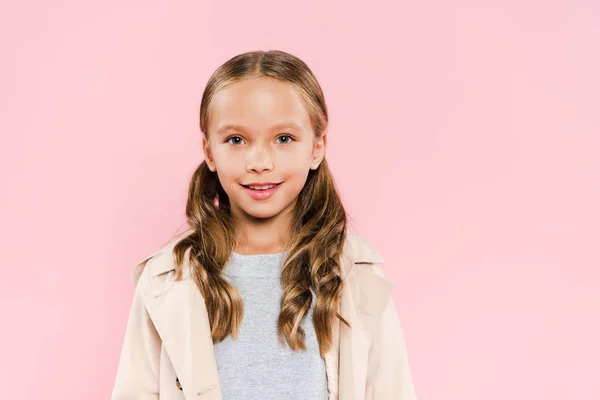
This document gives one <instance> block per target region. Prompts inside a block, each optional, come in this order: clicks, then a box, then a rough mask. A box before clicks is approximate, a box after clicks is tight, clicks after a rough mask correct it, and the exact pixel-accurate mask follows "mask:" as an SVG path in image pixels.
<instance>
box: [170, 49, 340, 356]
mask: <svg viewBox="0 0 600 400" xmlns="http://www.w3.org/2000/svg"><path fill="white" fill-rule="evenodd" d="M259 77H268V78H272V79H276V80H278V81H280V82H285V83H289V84H291V85H292V87H293V88H294V89H295V90H297V92H298V93H299V95H300V97H301V98H302V99H303V101H304V103H305V105H306V107H307V111H308V114H309V116H310V120H311V124H312V127H313V129H314V132H315V135H316V136H317V137H320V136H321V135H322V134H323V132H324V131H325V130H326V128H327V123H328V115H327V106H326V104H325V98H324V95H323V91H322V90H321V86H320V85H319V83H318V82H317V79H316V78H315V76H314V75H313V73H312V72H311V70H310V69H309V68H308V66H307V65H306V64H305V63H304V62H303V61H302V60H300V59H298V58H297V57H295V56H293V55H291V54H289V53H286V52H283V51H278V50H271V51H266V52H265V51H253V52H247V53H243V54H240V55H237V56H235V57H233V58H231V59H230V60H228V61H226V62H225V63H224V64H223V65H221V66H220V67H219V68H218V69H217V70H216V71H215V72H214V73H213V75H212V76H211V77H210V79H209V80H208V82H207V84H206V88H205V90H204V93H203V95H202V102H201V105H200V130H201V131H202V132H203V134H204V135H205V137H206V138H208V133H207V127H208V118H209V115H208V107H209V104H210V102H211V100H212V98H213V96H214V95H215V93H216V92H217V91H219V90H220V89H222V88H223V87H224V86H226V85H229V84H231V83H233V82H237V81H240V80H243V79H249V78H259ZM186 216H187V221H188V224H189V225H190V226H191V233H190V234H189V235H188V236H187V237H185V238H184V239H183V240H181V241H180V242H178V243H177V245H176V246H175V248H174V250H173V251H174V256H175V264H176V279H177V280H180V279H181V278H182V268H183V263H184V257H185V253H186V251H188V250H190V254H189V266H190V274H191V276H192V278H193V280H194V282H195V283H196V285H197V286H198V288H199V290H200V291H201V293H202V295H203V297H204V300H205V303H206V309H207V311H208V316H209V321H210V326H211V334H212V339H213V342H215V343H218V342H220V341H222V340H223V339H225V338H226V337H227V336H228V335H229V334H231V335H232V337H233V338H236V337H237V335H238V330H239V326H240V323H241V320H242V316H243V308H244V305H243V301H242V298H241V297H240V295H239V293H238V291H237V290H236V289H235V287H233V286H232V285H231V284H230V283H229V282H228V281H227V280H225V279H224V278H223V276H222V274H221V272H222V270H223V268H224V266H225V264H226V262H227V260H228V259H229V257H230V256H231V254H232V251H234V250H235V244H236V233H235V228H234V221H233V217H232V214H231V208H230V202H229V198H228V196H227V194H226V193H225V191H224V190H223V187H222V186H221V184H220V182H219V179H218V176H217V173H216V172H211V171H210V170H209V168H208V166H207V165H206V162H205V161H202V163H201V164H200V165H199V166H198V167H197V168H196V170H195V171H194V174H193V176H192V179H191V182H190V187H189V194H188V200H187V205H186ZM346 225H347V216H346V212H345V210H344V207H343V206H342V202H341V200H340V197H339V195H338V193H337V190H336V187H335V183H334V180H333V177H332V175H331V173H330V171H329V168H328V166H327V161H326V160H325V158H324V159H323V160H322V161H321V163H320V165H319V167H318V168H317V169H315V170H312V169H311V170H310V171H309V174H308V177H307V180H306V183H305V185H304V187H303V189H302V190H301V191H300V193H299V195H298V201H297V204H296V207H295V209H294V210H293V213H292V224H291V232H293V234H290V235H289V236H290V239H289V241H288V243H287V245H286V247H285V248H286V251H287V252H288V255H287V257H286V259H285V263H284V266H283V270H282V273H281V285H282V288H283V295H282V297H281V303H280V307H281V308H280V314H279V317H278V320H277V331H278V336H279V341H280V343H281V344H284V339H285V340H287V343H288V345H289V346H290V348H292V349H293V350H295V351H297V350H306V345H305V342H304V339H305V332H304V330H303V328H302V327H301V325H300V322H301V321H302V319H303V318H304V317H305V316H306V315H307V312H308V311H309V309H310V307H311V303H312V293H311V290H312V291H314V293H315V294H316V304H315V306H314V309H313V324H314V327H315V331H316V335H317V339H318V341H319V350H320V353H321V356H324V355H325V353H326V352H327V351H328V350H329V349H330V347H331V345H332V326H333V323H334V321H335V318H336V317H337V318H339V319H340V320H341V321H343V322H344V323H345V324H346V325H348V326H350V325H349V323H348V322H347V321H346V320H345V319H343V318H342V317H341V315H339V314H338V313H337V310H338V305H339V301H340V295H341V291H342V279H341V268H340V259H341V253H342V248H343V244H344V241H345V238H346V229H347V228H346Z"/></svg>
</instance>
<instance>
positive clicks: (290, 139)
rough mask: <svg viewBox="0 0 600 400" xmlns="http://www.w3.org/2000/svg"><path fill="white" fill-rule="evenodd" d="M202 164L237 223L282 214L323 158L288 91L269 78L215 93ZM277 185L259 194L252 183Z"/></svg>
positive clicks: (305, 116) (306, 120) (322, 141)
mask: <svg viewBox="0 0 600 400" xmlns="http://www.w3.org/2000/svg"><path fill="white" fill-rule="evenodd" d="M208 114H209V118H208V119H209V123H208V129H207V130H208V132H207V136H208V141H207V140H205V138H203V140H202V147H203V150H204V155H205V159H206V163H207V165H208V167H209V168H210V170H211V171H213V172H214V171H216V172H217V175H218V177H219V180H220V182H221V185H222V186H223V189H224V190H225V192H226V193H227V195H228V196H229V199H230V202H231V209H232V213H233V215H234V216H235V217H237V218H242V219H253V218H261V219H264V218H272V217H276V216H278V215H287V214H288V212H290V211H291V210H293V207H294V205H295V204H296V199H297V196H298V194H299V193H300V191H301V190H302V188H303V187H304V184H305V182H306V178H307V176H308V172H309V170H310V169H316V168H317V167H318V166H319V164H320V163H321V161H322V159H323V157H324V156H325V145H326V137H325V134H323V136H322V137H320V138H318V139H317V138H316V136H315V133H314V131H313V129H312V127H311V123H310V119H309V115H308V112H307V110H306V108H305V106H304V104H303V102H302V100H301V98H300V96H299V95H298V94H297V93H296V91H295V90H294V89H293V87H292V86H291V85H290V84H286V83H283V82H280V81H277V80H274V79H271V78H257V79H246V80H242V81H238V82H236V83H233V84H231V85H228V86H226V87H224V88H223V89H221V90H219V91H218V92H217V93H216V94H215V96H214V97H213V99H212V101H211V103H210V105H209V108H208ZM257 183H258V184H267V185H269V186H270V185H273V184H275V185H277V186H276V187H275V188H273V189H270V190H266V191H259V190H252V189H250V188H248V186H249V185H253V184H257Z"/></svg>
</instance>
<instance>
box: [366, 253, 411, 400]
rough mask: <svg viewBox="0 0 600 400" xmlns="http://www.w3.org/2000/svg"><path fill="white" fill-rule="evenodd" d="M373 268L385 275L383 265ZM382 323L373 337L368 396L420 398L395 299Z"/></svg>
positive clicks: (387, 399) (385, 399) (391, 399)
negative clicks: (416, 390) (413, 378)
mask: <svg viewBox="0 0 600 400" xmlns="http://www.w3.org/2000/svg"><path fill="white" fill-rule="evenodd" d="M373 272H375V273H376V274H377V275H379V276H384V273H383V271H382V269H381V267H379V266H377V265H375V264H374V265H373ZM380 321H381V325H380V328H379V329H378V330H377V334H376V335H375V337H374V338H373V341H372V343H371V348H370V350H369V359H368V365H367V368H368V370H367V386H366V398H367V399H375V400H380V399H381V400H417V394H416V392H415V388H414V386H413V382H412V376H411V372H410V366H409V363H408V354H407V351H406V344H405V340H404V332H403V330H402V327H401V325H400V320H399V318H398V313H397V311H396V305H395V304H394V299H393V298H392V297H390V300H389V302H388V304H387V306H386V307H385V309H384V311H383V313H382V315H381V320H380Z"/></svg>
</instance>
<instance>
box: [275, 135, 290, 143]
mask: <svg viewBox="0 0 600 400" xmlns="http://www.w3.org/2000/svg"><path fill="white" fill-rule="evenodd" d="M281 138H288V140H286V141H284V142H283V144H287V143H290V142H293V141H294V139H293V138H292V137H291V136H290V135H281V136H279V137H278V138H277V139H281Z"/></svg>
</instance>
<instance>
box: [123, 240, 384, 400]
mask: <svg viewBox="0 0 600 400" xmlns="http://www.w3.org/2000/svg"><path fill="white" fill-rule="evenodd" d="M189 232H190V230H187V231H185V232H184V233H182V234H181V235H179V236H177V237H176V238H175V239H173V240H171V241H170V242H169V243H167V244H166V245H164V246H163V247H162V248H160V249H159V250H157V251H156V252H154V253H153V254H151V255H150V256H148V257H146V258H145V259H144V260H142V262H140V263H138V264H137V265H136V266H135V267H134V269H133V270H132V272H131V279H132V281H133V282H134V283H137V282H138V281H139V282H140V283H141V285H142V288H141V289H142V291H141V292H142V293H143V294H144V300H145V304H146V308H147V310H148V313H149V315H150V318H151V319H152V320H153V322H154V325H155V327H156V329H157V331H158V333H159V335H160V337H161V339H162V342H163V345H164V346H165V348H166V351H167V353H168V354H169V357H170V359H171V362H172V364H173V367H174V369H175V371H176V373H177V376H178V378H179V381H180V383H181V386H182V388H183V391H184V395H185V397H186V399H188V400H190V399H196V398H198V397H199V396H202V398H203V399H209V400H210V399H213V400H221V399H222V394H221V388H220V382H219V378H218V372H217V368H216V363H214V362H206V360H207V359H210V358H211V357H214V350H213V343H212V339H211V332H210V325H209V322H208V314H207V311H206V307H205V304H204V299H203V298H202V295H201V294H200V291H199V290H197V287H196V285H195V283H194V281H193V280H192V279H191V278H190V277H189V270H187V269H186V268H184V279H183V280H182V281H179V282H177V284H175V280H174V275H175V274H174V271H175V264H174V260H173V257H172V251H173V248H174V247H175V245H176V244H177V243H178V242H179V241H180V240H182V239H183V238H185V237H186V236H187V234H188V233H189ZM186 256H187V255H186ZM184 260H187V257H185V258H184ZM383 262H384V260H383V257H382V256H381V255H380V254H379V252H378V251H377V250H376V249H375V247H373V246H372V245H371V244H370V243H369V242H368V241H366V240H365V239H363V238H362V237H360V236H358V235H356V234H354V233H352V232H348V233H347V235H346V241H345V243H344V248H343V251H342V256H341V273H342V280H343V281H344V287H343V291H342V298H341V302H340V307H339V310H338V312H339V313H340V315H342V317H343V318H344V319H346V320H347V321H348V322H350V324H351V325H352V327H353V328H348V327H347V326H346V325H345V324H343V323H341V322H339V321H338V323H336V324H334V327H333V346H332V349H331V350H330V351H329V352H328V353H327V354H326V355H325V361H326V369H327V378H328V389H329V394H330V395H329V399H330V400H333V399H338V398H339V399H340V400H346V399H356V400H358V399H361V394H364V392H365V381H366V376H367V371H366V368H367V357H368V350H369V347H370V342H371V340H372V338H373V335H374V334H375V333H376V332H375V329H376V328H375V327H376V326H377V324H376V323H375V322H376V319H377V318H378V317H379V316H380V315H381V313H382V312H383V310H384V308H385V306H386V304H387V303H388V301H389V299H390V297H391V295H392V292H393V290H394V283H393V282H392V281H390V280H388V279H387V278H385V277H383V276H381V275H380V274H377V273H375V272H374V271H373V269H372V268H371V265H372V264H380V263H383ZM186 272H187V274H186ZM200 338H205V340H199V339H200ZM207 357H208V358H207Z"/></svg>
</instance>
